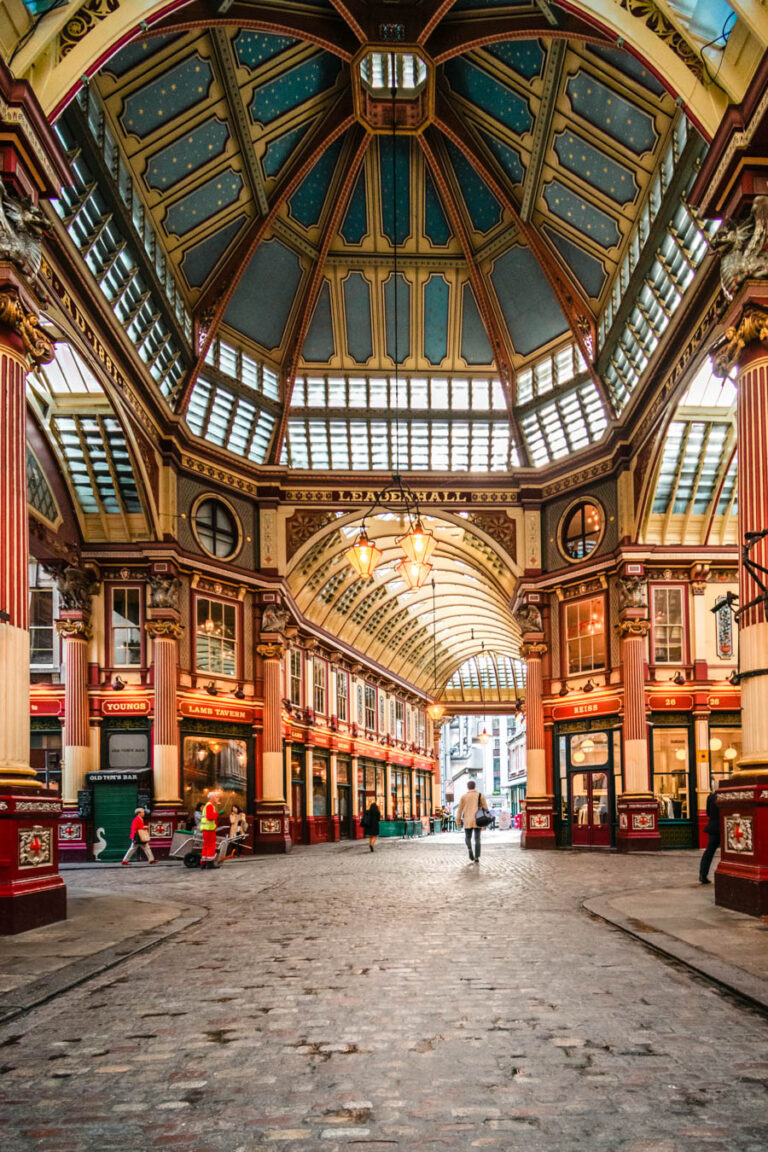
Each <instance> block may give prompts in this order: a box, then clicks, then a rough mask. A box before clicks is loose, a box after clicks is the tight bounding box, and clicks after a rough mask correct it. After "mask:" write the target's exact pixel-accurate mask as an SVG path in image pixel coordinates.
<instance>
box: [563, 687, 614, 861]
mask: <svg viewBox="0 0 768 1152" xmlns="http://www.w3.org/2000/svg"><path fill="white" fill-rule="evenodd" d="M620 706H621V700H620V699H619V698H618V697H617V696H609V697H604V698H602V699H599V700H594V701H590V702H589V703H581V702H579V703H578V704H575V703H569V704H556V705H554V706H553V708H552V717H553V719H554V721H555V724H554V789H555V828H556V838H557V844H558V846H559V847H574V848H594V849H611V848H613V847H615V844H616V833H617V829H618V813H617V808H616V800H617V797H618V796H619V795H620V794H621V790H622V782H621V772H622V760H621V718H620V716H619V708H620Z"/></svg>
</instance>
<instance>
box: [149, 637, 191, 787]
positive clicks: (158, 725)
mask: <svg viewBox="0 0 768 1152" xmlns="http://www.w3.org/2000/svg"><path fill="white" fill-rule="evenodd" d="M145 628H146V630H147V633H148V635H149V636H150V637H151V639H152V665H153V668H154V685H155V720H154V725H153V729H152V737H153V738H152V770H153V771H152V775H153V782H154V801H155V805H158V804H171V805H177V804H180V803H181V792H180V782H179V774H180V773H179V723H178V717H177V715H176V681H177V672H176V669H177V667H178V662H179V640H180V639H181V637H182V636H183V634H184V628H183V626H182V625H181V624H180V623H179V621H178V620H175V619H171V618H170V617H169V616H166V617H165V618H162V619H153V620H148V621H147V623H146V625H145Z"/></svg>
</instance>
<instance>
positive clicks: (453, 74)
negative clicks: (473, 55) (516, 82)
mask: <svg viewBox="0 0 768 1152" xmlns="http://www.w3.org/2000/svg"><path fill="white" fill-rule="evenodd" d="M443 71H444V72H445V76H446V79H447V80H448V83H449V84H450V86H451V88H452V89H453V90H454V92H456V93H457V94H458V95H459V96H463V97H464V99H465V100H469V101H470V103H472V104H476V105H477V106H478V108H482V110H483V111H484V112H487V113H488V115H489V116H492V117H493V118H494V120H498V121H499V123H501V124H504V125H506V127H507V128H511V129H512V131H513V132H516V133H517V135H518V136H523V135H524V134H525V133H526V132H528V131H530V128H531V126H532V124H533V116H532V115H531V110H530V108H529V107H528V102H527V101H526V100H524V99H523V97H522V96H518V94H517V93H516V92H513V91H512V89H511V88H508V87H507V86H506V84H502V83H501V82H500V81H499V80H496V79H495V78H494V77H493V76H490V75H489V74H488V73H487V72H484V71H483V69H482V68H477V67H476V66H475V65H474V64H470V63H469V62H468V61H467V60H462V59H459V58H458V57H457V58H456V59H454V60H449V61H448V63H447V64H445V65H444V68H443Z"/></svg>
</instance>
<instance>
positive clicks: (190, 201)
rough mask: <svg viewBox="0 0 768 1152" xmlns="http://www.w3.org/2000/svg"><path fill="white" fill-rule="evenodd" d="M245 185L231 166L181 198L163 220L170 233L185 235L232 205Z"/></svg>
mask: <svg viewBox="0 0 768 1152" xmlns="http://www.w3.org/2000/svg"><path fill="white" fill-rule="evenodd" d="M242 187H243V178H242V176H241V175H240V173H239V172H235V171H233V169H232V168H227V169H226V170H225V171H224V172H221V173H219V175H218V176H213V177H211V179H210V180H207V181H206V183H205V184H201V185H200V187H199V188H195V189H194V191H192V192H189V193H188V194H187V195H186V196H183V197H182V198H181V200H177V201H176V203H175V204H172V205H171V207H170V208H169V209H168V211H167V212H166V214H165V220H164V221H163V224H164V227H165V230H166V232H168V233H169V234H170V235H172V236H185V235H186V234H187V232H191V230H192V229H193V228H197V226H198V225H199V224H203V223H204V222H205V221H206V220H210V218H211V216H215V215H216V213H217V212H221V210H222V208H228V207H229V205H230V204H234V202H235V201H236V200H237V199H238V197H239V195H240V192H241V190H242Z"/></svg>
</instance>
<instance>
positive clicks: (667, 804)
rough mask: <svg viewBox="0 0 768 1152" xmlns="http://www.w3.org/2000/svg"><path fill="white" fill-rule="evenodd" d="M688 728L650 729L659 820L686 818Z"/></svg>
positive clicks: (687, 816) (688, 755)
mask: <svg viewBox="0 0 768 1152" xmlns="http://www.w3.org/2000/svg"><path fill="white" fill-rule="evenodd" d="M688 744H689V740H688V729H687V728H655V729H654V731H653V791H654V794H655V796H656V800H657V801H658V805H659V820H661V821H664V820H687V819H689V818H690V815H691V808H690V781H689V769H690V758H689V757H690V753H689V747H688Z"/></svg>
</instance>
